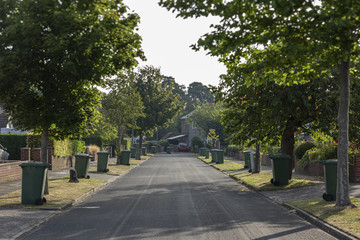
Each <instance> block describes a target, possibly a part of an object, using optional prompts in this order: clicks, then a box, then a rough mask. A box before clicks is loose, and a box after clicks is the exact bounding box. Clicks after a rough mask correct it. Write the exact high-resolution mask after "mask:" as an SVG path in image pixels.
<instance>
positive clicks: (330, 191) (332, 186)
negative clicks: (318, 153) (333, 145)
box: [319, 159, 337, 201]
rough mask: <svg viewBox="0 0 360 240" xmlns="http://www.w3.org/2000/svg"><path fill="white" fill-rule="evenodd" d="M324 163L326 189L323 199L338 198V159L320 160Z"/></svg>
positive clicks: (333, 199) (332, 199)
mask: <svg viewBox="0 0 360 240" xmlns="http://www.w3.org/2000/svg"><path fill="white" fill-rule="evenodd" d="M319 162H320V163H321V164H323V165H324V178H325V190H326V192H325V193H324V194H323V199H324V200H325V201H335V200H336V185H337V159H329V160H320V161H319Z"/></svg>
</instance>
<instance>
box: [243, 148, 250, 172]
mask: <svg viewBox="0 0 360 240" xmlns="http://www.w3.org/2000/svg"><path fill="white" fill-rule="evenodd" d="M243 154H244V160H245V161H244V162H245V164H244V168H249V169H251V159H250V154H251V150H246V151H243Z"/></svg>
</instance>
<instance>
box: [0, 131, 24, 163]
mask: <svg viewBox="0 0 360 240" xmlns="http://www.w3.org/2000/svg"><path fill="white" fill-rule="evenodd" d="M26 139H27V137H26V135H15V134H1V135H0V144H1V145H3V147H4V148H6V149H7V152H8V153H9V154H10V156H9V160H20V148H23V147H26Z"/></svg>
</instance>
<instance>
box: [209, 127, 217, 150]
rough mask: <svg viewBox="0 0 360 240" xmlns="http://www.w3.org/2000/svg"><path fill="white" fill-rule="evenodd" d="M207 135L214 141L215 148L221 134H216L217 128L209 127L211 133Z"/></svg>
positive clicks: (213, 146)
mask: <svg viewBox="0 0 360 240" xmlns="http://www.w3.org/2000/svg"><path fill="white" fill-rule="evenodd" d="M207 137H208V138H209V139H210V140H211V142H212V148H215V143H216V140H219V135H217V134H216V130H215V129H209V133H208V135H207Z"/></svg>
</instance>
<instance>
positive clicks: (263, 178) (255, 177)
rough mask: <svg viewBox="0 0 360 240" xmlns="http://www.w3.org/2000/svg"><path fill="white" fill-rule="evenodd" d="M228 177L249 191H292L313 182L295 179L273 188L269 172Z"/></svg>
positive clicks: (237, 174) (245, 173) (236, 174)
mask: <svg viewBox="0 0 360 240" xmlns="http://www.w3.org/2000/svg"><path fill="white" fill-rule="evenodd" d="M230 176H231V177H232V178H234V179H236V180H237V181H238V182H240V183H242V184H244V185H246V186H248V187H249V188H251V189H254V190H257V191H272V190H283V189H292V188H299V187H305V186H311V185H313V182H312V181H310V180H304V179H296V178H293V179H291V180H290V181H289V184H288V185H286V186H274V185H273V184H271V183H270V180H271V179H272V178H273V177H272V173H271V172H265V171H262V172H260V173H255V174H252V173H247V172H244V173H234V174H230Z"/></svg>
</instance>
